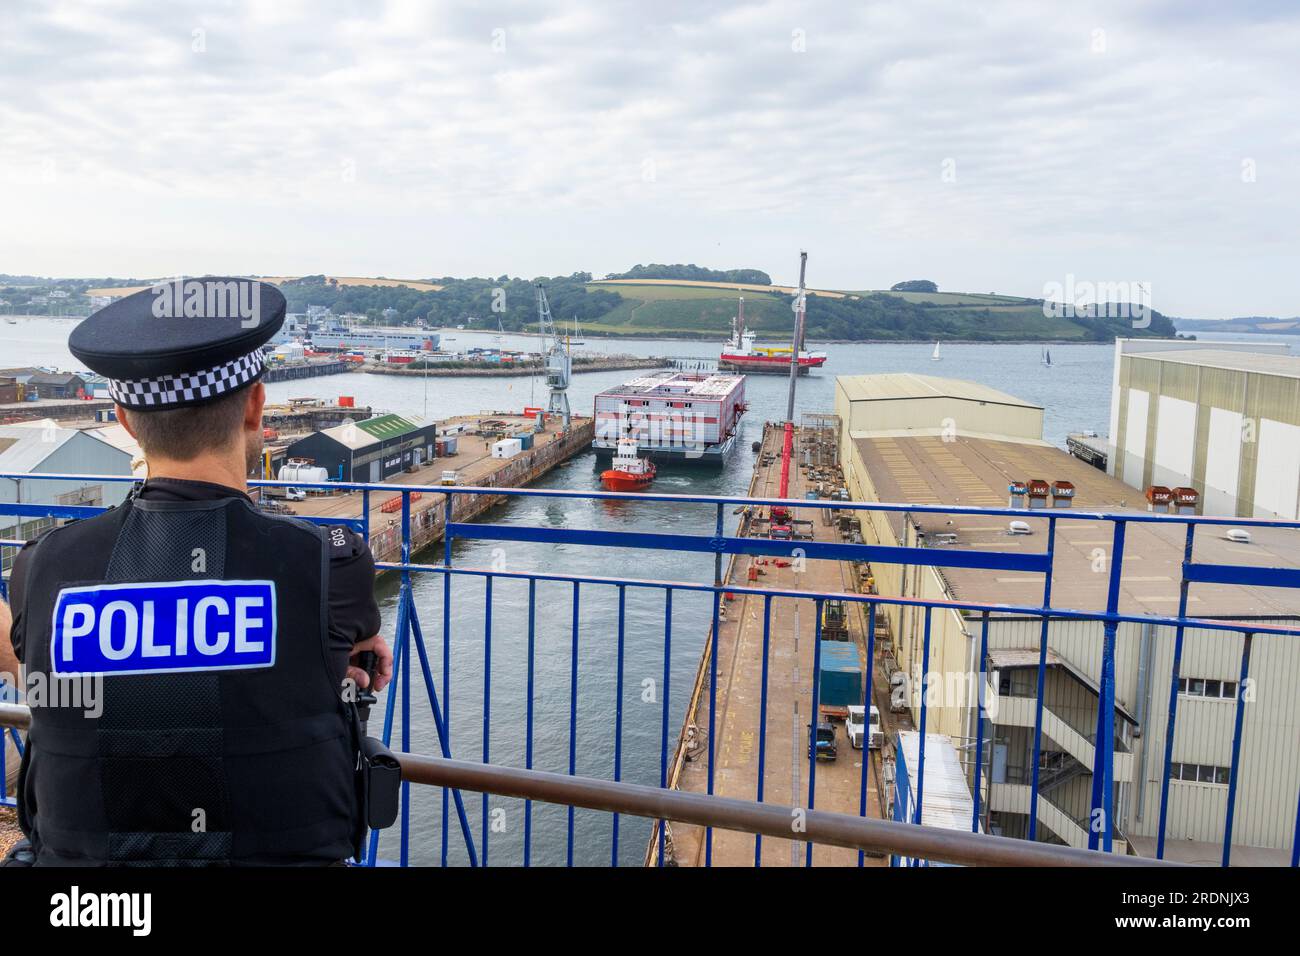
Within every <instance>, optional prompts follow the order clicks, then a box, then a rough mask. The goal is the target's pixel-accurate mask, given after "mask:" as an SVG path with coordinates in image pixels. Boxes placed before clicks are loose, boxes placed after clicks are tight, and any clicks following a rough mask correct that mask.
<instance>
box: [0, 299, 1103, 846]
mask: <svg viewBox="0 0 1300 956" xmlns="http://www.w3.org/2000/svg"><path fill="white" fill-rule="evenodd" d="M72 325H73V323H72V322H71V321H69V320H57V319H22V320H20V321H19V322H18V324H16V325H8V324H3V325H0V367H3V366H9V365H33V364H34V365H53V366H58V367H62V368H67V369H72V370H75V369H76V368H77V363H76V362H75V360H74V359H72V358H71V356H70V355H68V353H67V349H66V340H67V335H68V332H69V331H70V330H71V328H72ZM447 334H448V335H449V336H450V337H452V338H453V339H456V340H458V341H457V342H456V343H455V344H451V345H450V347H453V348H458V349H459V348H464V347H467V346H468V345H470V344H478V343H477V341H476V340H480V339H481V340H483V344H491V340H492V339H493V338H494V337H493V336H487V335H479V334H476V333H471V332H464V331H454V332H449V333H447ZM719 344H720V343H710V342H666V341H658V340H628V339H619V340H601V339H588V340H587V342H586V343H585V345H583V346H582V347H581V348H582V349H584V350H586V351H587V352H592V353H596V352H621V353H631V354H635V355H663V356H669V357H682V358H689V357H692V356H707V355H710V354H713V353H716V352H717V350H718V346H719ZM506 345H507V347H510V348H521V349H530V348H531V349H535V348H536V347H537V340H536V339H533V338H527V337H514V336H507V337H506ZM932 349H933V346H932V344H913V345H834V346H829V347H827V351H828V352H829V353H830V360H829V361H828V362H827V365H826V367H825V368H824V369H823V370H821V371H820V372H819V373H814V374H812V375H809V376H807V377H802V378H801V379H800V381H799V386H798V387H799V403H798V407H799V409H800V410H801V411H803V412H816V411H823V412H829V411H832V410H833V406H834V392H833V389H834V381H835V379H834V377H835V376H836V375H838V374H862V373H870V372H887V371H888V372H899V371H911V372H917V373H921V374H926V375H940V376H945V377H954V378H963V379H971V380H974V381H978V382H982V383H984V384H986V385H989V386H992V387H994V388H998V389H1002V390H1004V391H1007V392H1010V393H1011V394H1013V395H1016V396H1017V397H1020V398H1023V399H1026V400H1028V401H1032V402H1035V403H1037V404H1040V405H1042V406H1043V407H1044V409H1045V437H1046V438H1047V439H1048V440H1050V441H1052V442H1054V443H1057V444H1062V445H1063V444H1064V440H1065V435H1066V434H1067V433H1068V432H1074V431H1082V430H1086V429H1092V430H1095V431H1096V432H1098V433H1099V434H1103V435H1104V434H1105V433H1106V428H1107V422H1108V418H1109V400H1110V385H1111V365H1112V357H1113V348H1112V347H1111V346H1108V345H1054V346H1052V358H1053V363H1054V364H1053V366H1052V367H1051V368H1047V367H1044V366H1043V365H1042V364H1041V361H1040V356H1041V347H1040V346H1039V345H1035V344H1024V345H995V344H971V345H957V344H952V345H945V346H944V348H943V358H942V360H941V361H938V362H935V361H931V359H930V355H931V352H932ZM630 374H632V373H628V372H597V373H590V374H580V375H575V376H574V383H573V386H572V387H571V389H570V402H571V403H572V405H573V407H574V409H575V410H577V411H580V412H582V413H584V414H590V410H591V404H592V398H593V396H594V395H595V393H596V392H598V391H600V390H601V389H603V388H606V387H608V386H611V385H615V384H618V383H619V382H621V381H624V380H626V379H627V378H628V377H629V375H630ZM786 388H787V382H786V379H785V378H784V377H781V376H750V378H749V380H748V382H747V383H746V391H747V396H748V400H749V406H750V407H749V412H748V415H747V417H746V420H745V423H744V431H743V433H742V435H741V440H740V441H739V442H738V443H737V451H736V453H735V454H734V455H733V456H732V458H731V460H730V461H729V462H728V464H727V465H726V467H725V468H723V469H722V470H721V471H714V470H709V471H695V470H692V469H690V468H689V467H682V466H672V465H665V466H661V468H660V472H659V477H658V479H657V480H656V482H655V485H654V490H655V491H659V492H670V493H673V492H675V493H683V494H687V493H689V494H726V495H741V494H744V492H745V490H746V488H747V487H748V483H749V478H750V475H751V473H752V466H753V454H752V452H751V451H750V444H751V442H752V441H753V440H755V439H757V438H759V437H760V435H761V430H762V423H763V421H765V420H769V419H778V418H780V417H782V416H783V414H784V409H785V395H786ZM268 392H269V394H270V398H271V400H272V401H283V400H285V399H287V398H290V397H306V396H311V397H320V398H331V399H332V398H335V397H337V396H339V395H353V396H356V398H357V400H358V402H361V403H364V404H368V405H371V406H373V407H375V408H376V409H382V410H385V411H392V412H397V413H401V414H408V415H420V416H428V417H430V418H443V417H447V416H450V415H457V414H472V413H475V412H478V411H480V410H486V409H519V408H521V407H522V406H524V405H529V404H544V403H545V389H544V387H543V385H542V383H541V381H540V380H530V379H527V378H508V377H502V378H455V379H449V378H441V379H440V378H437V377H429V378H427V379H425V378H419V377H412V378H407V377H397V376H382V375H366V374H358V373H351V374H344V375H336V376H330V377H325V378H317V379H307V380H302V381H293V382H284V383H276V384H272V385H269V386H268ZM1047 477H1050V476H1047ZM538 487H544V488H556V489H577V490H596V489H598V488H599V478H598V471H597V470H596V468H595V465H594V456H593V455H591V454H584V455H579V456H578V457H576V458H574V459H572V460H570V461H569V462H567V463H566V464H564V465H563V466H561V467H559V468H557V469H555V470H554V471H553V472H551V473H550V474H549V475H547V476H546V477H545V478H544V479H543V480H542V481H541V482H540V483H539V485H538ZM485 520H488V521H492V522H499V523H510V524H525V525H543V526H551V527H568V528H593V529H609V530H622V531H652V530H653V531H656V532H670V533H671V532H675V533H695V534H703V533H710V532H711V531H712V528H713V522H714V512H713V509H712V508H711V507H709V506H684V507H683V506H667V505H662V504H647V505H642V506H635V507H634V506H630V505H628V504H626V503H623V502H602V501H591V500H583V501H579V500H562V499H540V498H527V497H524V498H517V499H514V500H512V501H511V502H509V503H507V504H505V505H502V506H499V507H498V508H496V509H494V510H493V511H492V512H489V513H488V514H487V515H486V516H485ZM734 520H735V519H734V518H733V517H732V516H731V515H730V514H729V513H728V515H727V521H728V525H729V527H730V525H731V524H732V523H733V522H734ZM419 557H420V559H421V560H425V561H428V562H430V563H433V562H437V561H440V560H441V553H438V554H435V555H421V556H419ZM454 563H455V564H456V565H458V566H462V567H474V568H495V569H497V570H507V571H525V572H528V571H550V572H562V573H572V574H577V575H594V576H596V575H598V576H617V577H626V578H641V579H648V580H669V579H671V580H678V581H692V582H698V583H708V582H711V580H712V574H713V559H712V558H711V557H710V556H708V555H703V554H701V555H682V554H660V553H656V552H653V551H638V552H635V553H631V552H612V551H610V550H609V549H600V548H589V547H581V548H579V547H570V546H552V545H539V544H528V543H515V542H511V543H508V544H498V543H494V542H464V543H461V544H458V545H457V546H456V548H455V551H454ZM390 578H391V576H390ZM397 585H398V582H397V581H396V580H392V579H390V580H385V581H383V582H382V583H381V585H380V589H379V590H380V599H381V606H382V608H383V611H384V620H385V625H384V626H385V630H386V632H387V633H388V634H389V635H390V636H391V635H392V633H393V630H394V626H395V620H394V619H395V605H396V594H397ZM536 587H537V594H536V604H535V607H536V614H535V641H536V645H535V661H536V673H535V676H534V687H535V691H534V696H533V705H534V708H535V713H534V761H533V765H534V766H536V767H538V768H541V769H548V770H555V771H560V772H564V771H567V770H568V769H569V753H570V746H571V743H570V738H569V726H570V706H571V704H570V702H571V699H574V698H576V701H577V713H576V724H575V726H576V734H575V738H574V740H573V741H572V749H573V752H574V753H575V755H576V759H575V769H576V772H577V773H579V774H589V775H593V776H601V777H611V776H612V773H613V766H614V753H615V743H614V728H615V715H616V711H617V710H618V707H619V705H620V703H621V706H622V712H623V721H622V723H623V734H622V754H621V756H622V767H623V775H622V776H623V779H625V780H630V781H634V782H639V783H646V784H657V783H658V782H659V773H660V757H661V754H660V733H661V720H662V708H663V701H664V699H665V696H667V698H668V701H669V721H668V725H669V728H670V743H669V746H670V748H671V747H672V746H673V745H674V743H675V740H676V735H677V732H678V729H679V728H680V726H681V718H682V714H683V713H684V710H685V705H686V700H687V697H688V696H689V693H690V685H691V682H692V680H693V678H694V674H695V669H696V666H697V664H698V661H699V656H700V651H701V648H702V645H703V641H704V640H705V638H706V631H707V622H708V621H709V619H710V616H711V604H710V599H709V598H708V596H705V595H696V594H691V593H688V592H679V593H675V594H674V597H673V604H672V619H673V628H672V635H671V651H670V654H669V658H670V659H669V662H668V668H667V670H668V674H669V684H670V687H669V688H667V689H665V688H664V687H663V686H662V683H663V675H664V670H665V665H664V653H665V651H664V648H665V627H664V619H665V599H664V592H663V590H662V589H650V588H636V587H629V588H627V590H626V595H625V620H624V635H625V654H626V657H625V662H624V673H623V693H622V695H621V698H622V699H621V702H620V701H619V700H618V695H617V694H616V689H617V636H618V589H617V588H616V587H614V586H611V585H584V586H583V587H582V588H581V589H580V594H579V600H578V609H577V612H576V617H577V622H578V626H577V640H576V645H577V649H578V651H577V653H578V664H579V666H578V691H577V694H576V695H572V697H571V682H570V662H571V652H572V648H573V646H574V643H575V641H574V631H573V621H574V616H575V612H574V588H573V586H572V585H570V584H567V583H549V582H540V583H538V584H537V585H536ZM491 588H492V602H491V604H492V616H491V620H492V626H491V633H490V660H491V667H490V671H489V669H488V668H487V667H485V661H486V660H487V659H488V657H489V635H488V633H487V629H486V627H485V608H486V598H487V589H488V584H487V581H486V579H485V578H483V577H480V576H457V577H455V578H454V580H453V586H452V588H451V594H452V598H451V606H450V613H449V616H450V621H451V627H450V640H449V643H448V644H447V646H446V653H447V656H448V657H449V658H450V661H451V669H450V672H451V699H450V702H449V703H450V713H451V737H452V752H453V754H454V755H455V756H457V757H461V758H465V759H481V758H483V757H484V755H485V749H484V748H485V743H486V744H487V750H486V753H487V755H488V756H489V757H490V759H491V760H492V761H493V762H499V763H506V764H512V765H516V766H522V765H523V764H524V759H525V750H526V733H525V729H526V714H527V686H528V685H527V670H526V667H527V659H528V653H527V649H528V648H527V644H528V620H529V606H528V584H527V583H525V582H517V581H510V580H506V579H500V578H497V579H493V581H492V584H491ZM414 595H415V602H416V607H417V610H418V613H419V616H420V621H421V624H422V627H423V633H424V637H425V641H426V647H427V649H428V652H429V658H430V663H431V665H432V668H433V673H434V676H435V679H436V680H438V682H439V683H438V686H439V692H440V693H441V686H442V684H441V680H442V677H441V673H442V665H441V662H442V660H443V655H444V644H443V642H444V632H443V624H442V622H443V583H442V576H441V575H437V574H421V575H416V576H415V581H414ZM413 663H415V666H414V668H413V671H412V680H411V690H412V698H411V714H412V727H411V747H412V749H413V750H415V751H417V752H429V753H432V752H436V750H437V741H436V734H435V730H434V725H433V721H432V719H431V718H430V716H429V709H428V705H427V701H426V698H425V695H424V693H423V690H422V680H421V674H420V667H419V665H418V661H417V662H413ZM488 678H490V679H488ZM485 701H490V707H491V712H492V713H491V718H490V721H488V720H485V719H484V707H485ZM382 719H383V714H382V710H381V712H380V713H378V714H376V715H375V717H374V718H372V726H380V724H379V721H381V720H382ZM485 725H490V727H491V733H490V740H488V741H486V742H485V740H484V727H485ZM412 793H413V801H414V803H413V813H412V819H413V820H414V821H415V825H414V827H413V830H412V834H413V835H412V845H411V860H412V862H414V863H419V864H433V863H436V862H437V861H438V859H439V856H440V851H441V844H442V836H441V818H442V809H441V804H442V798H441V792H440V791H433V790H431V789H430V788H423V787H414V788H412ZM465 799H466V810H467V812H468V815H469V818H470V821H471V824H472V827H473V834H474V839H475V842H476V844H478V845H479V846H480V851H481V844H482V840H483V836H484V834H485V832H486V833H487V836H488V845H489V862H490V863H492V864H493V865H504V864H517V863H518V862H520V860H521V859H522V847H523V834H524V827H523V808H522V802H521V801H518V800H509V799H502V798H495V797H494V798H493V799H492V800H491V802H490V805H489V806H488V808H487V809H488V813H487V817H486V821H485V819H484V816H483V807H484V805H483V803H482V801H481V799H480V798H479V797H478V795H472V794H466V796H465ZM567 813H568V811H567V810H565V809H563V808H557V807H550V806H536V807H534V808H533V816H532V836H533V843H532V845H533V851H532V862H533V863H534V864H537V865H556V864H563V862H564V860H565V848H566V835H567V820H568V817H567ZM485 824H486V825H485ZM451 825H452V832H451V835H450V839H449V841H448V844H449V859H450V860H451V861H452V862H463V861H464V860H465V859H466V856H465V853H464V849H463V842H462V840H461V837H460V834H459V832H458V830H457V828H456V824H455V816H454V814H452V816H451ZM575 831H576V832H575V840H574V844H575V862H577V863H584V862H587V863H605V862H608V861H609V858H610V848H611V840H612V826H611V818H610V815H609V814H605V813H596V812H588V811H581V810H579V811H576V814H575ZM648 832H649V825H648V824H647V823H646V822H644V821H639V820H625V821H623V822H622V824H621V830H620V849H619V853H618V857H619V860H620V862H621V863H623V864H625V865H631V864H636V863H639V862H640V860H641V857H642V854H643V852H644V849H645V836H646V834H647V833H648ZM381 852H382V853H383V855H385V856H389V857H395V856H396V854H397V847H396V845H395V838H394V837H388V836H386V837H385V838H384V840H383V841H382V843H381Z"/></svg>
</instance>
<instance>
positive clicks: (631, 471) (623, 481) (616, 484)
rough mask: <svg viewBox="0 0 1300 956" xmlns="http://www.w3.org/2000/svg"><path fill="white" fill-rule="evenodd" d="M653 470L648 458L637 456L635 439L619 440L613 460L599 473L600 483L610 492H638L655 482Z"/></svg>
mask: <svg viewBox="0 0 1300 956" xmlns="http://www.w3.org/2000/svg"><path fill="white" fill-rule="evenodd" d="M655 470H656V469H655V466H654V462H652V461H651V460H650V459H649V458H640V457H638V456H637V444H636V439H635V438H620V439H619V440H618V450H617V452H616V453H615V455H614V460H613V461H611V462H610V467H609V468H607V469H605V470H604V471H602V472H601V473H600V481H601V484H603V485H604V486H605V487H606V488H608V489H609V490H610V491H640V490H641V489H642V488H646V487H648V486H649V485H650V482H652V481H654V480H655Z"/></svg>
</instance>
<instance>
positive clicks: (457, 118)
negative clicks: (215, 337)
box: [0, 0, 1300, 318]
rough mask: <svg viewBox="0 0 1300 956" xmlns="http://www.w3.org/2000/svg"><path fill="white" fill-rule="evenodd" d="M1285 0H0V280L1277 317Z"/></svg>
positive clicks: (1286, 201)
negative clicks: (642, 282) (489, 281)
mask: <svg viewBox="0 0 1300 956" xmlns="http://www.w3.org/2000/svg"><path fill="white" fill-rule="evenodd" d="M1297 50H1300V5H1297V4H1294V3H1289V2H1252V0H1234V2H1232V3H1222V2H1208V0H1181V2H1159V0H1154V2H1133V0H1123V2H1113V3H1112V2H1103V3H1089V2H1075V3H1068V4H1067V3H1053V2H1042V0H1034V2H981V3H972V2H962V0H954V2H947V3H940V2H931V0H901V2H872V3H860V2H852V3H845V2H841V0H835V2H812V3H775V2H774V3H722V2H707V0H694V2H684V0H656V2H653V3H650V2H620V0H601V2H592V0H582V2H547V0H520V2H500V3H488V2H483V3H469V2H462V3H439V2H409V3H408V2H392V3H380V2H371V0H366V2H329V0H312V2H298V0H274V2H267V3H237V2H220V0H209V2H205V3H188V2H183V0H180V2H176V0H173V2H169V3H167V4H152V3H134V2H125V0H104V2H100V3H95V4H85V5H81V4H73V3H63V2H57V0H53V2H33V3H24V2H15V0H3V2H0V273H10V274H38V275H52V276H87V277H89V276H95V277H102V276H113V277H122V278H125V277H135V278H153V277H157V276H169V275H179V274H185V275H196V274H223V273H227V274H250V275H302V274H314V273H325V274H329V275H341V276H388V277H401V278H426V277H438V276H447V275H451V276H469V275H478V276H496V275H501V274H510V275H518V276H524V277H531V276H536V275H561V274H569V273H572V272H575V271H586V272H591V273H593V274H595V275H597V276H600V275H603V274H605V273H608V272H617V271H623V270H626V269H628V268H630V267H631V266H632V265H634V264H637V263H651V262H693V263H696V264H698V265H702V266H708V267H712V268H757V269H763V270H765V271H767V272H769V273H770V274H771V275H772V277H773V279H774V280H776V281H778V282H793V281H794V280H795V279H796V278H797V272H798V254H799V250H800V249H806V250H807V251H808V254H809V258H808V282H809V285H810V286H812V287H815V288H816V287H821V288H840V289H873V288H887V287H888V286H890V285H892V284H893V283H895V282H898V281H901V280H904V279H919V278H925V279H931V280H933V281H935V282H937V283H938V284H939V286H940V288H941V289H945V290H950V291H971V292H999V293H1006V294H1016V295H1026V296H1033V297H1040V296H1043V295H1044V294H1045V289H1049V288H1053V287H1060V286H1064V285H1066V284H1067V283H1074V284H1076V285H1077V284H1079V283H1097V284H1100V283H1112V284H1113V283H1132V284H1134V285H1135V286H1140V287H1141V288H1142V289H1143V290H1145V292H1146V294H1147V297H1148V298H1149V301H1150V304H1151V305H1152V307H1154V308H1155V309H1157V310H1159V311H1161V312H1164V313H1166V314H1171V315H1180V316H1187V317H1196V318H1220V317H1227V316H1238V315H1288V316H1290V315H1296V314H1300V302H1298V301H1297V295H1296V291H1295V288H1296V287H1295V282H1294V275H1295V272H1296V268H1295V259H1296V248H1297V242H1296V240H1297V238H1298V237H1297V231H1298V230H1300V169H1298V168H1297V167H1298V164H1300V106H1298V105H1297V104H1298V102H1300V97H1298V96H1297V93H1296V90H1297V88H1298V87H1300V57H1297V55H1296V51H1297Z"/></svg>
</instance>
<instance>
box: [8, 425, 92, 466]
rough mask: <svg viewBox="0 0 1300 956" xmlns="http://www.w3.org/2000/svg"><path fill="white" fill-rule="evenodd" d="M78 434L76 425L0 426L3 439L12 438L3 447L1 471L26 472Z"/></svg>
mask: <svg viewBox="0 0 1300 956" xmlns="http://www.w3.org/2000/svg"><path fill="white" fill-rule="evenodd" d="M76 434H78V432H77V431H76V429H73V428H31V427H27V426H23V425H0V442H4V441H5V439H9V442H8V444H7V445H5V446H4V447H3V449H2V450H0V472H9V473H12V474H16V475H21V474H26V473H27V472H30V471H32V470H33V469H35V468H36V466H37V465H39V464H40V463H41V462H43V461H44V460H45V459H46V458H49V457H50V455H52V454H54V452H55V451H57V450H58V449H59V448H61V447H62V446H63V444H64V442H66V441H68V440H69V439H70V438H72V436H73V435H76Z"/></svg>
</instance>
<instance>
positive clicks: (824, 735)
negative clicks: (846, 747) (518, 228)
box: [808, 721, 840, 760]
mask: <svg viewBox="0 0 1300 956" xmlns="http://www.w3.org/2000/svg"><path fill="white" fill-rule="evenodd" d="M808 730H809V732H810V733H811V732H812V724H809V725H808ZM816 739H817V759H818V760H834V759H835V758H836V757H838V756H839V755H840V752H839V747H837V746H836V744H835V725H834V724H832V723H828V722H826V721H821V722H820V723H818V724H817V735H816ZM812 748H813V744H812V741H811V740H810V741H809V742H808V755H809V756H812Z"/></svg>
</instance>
